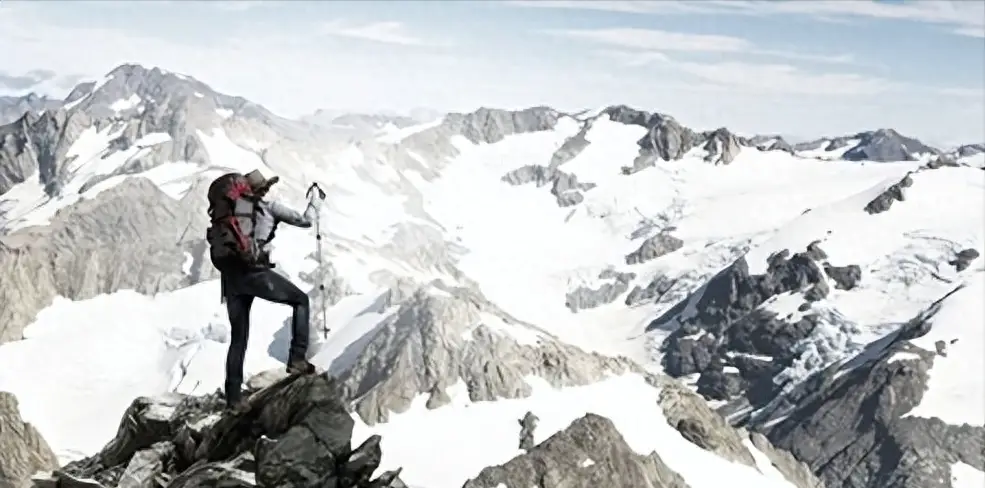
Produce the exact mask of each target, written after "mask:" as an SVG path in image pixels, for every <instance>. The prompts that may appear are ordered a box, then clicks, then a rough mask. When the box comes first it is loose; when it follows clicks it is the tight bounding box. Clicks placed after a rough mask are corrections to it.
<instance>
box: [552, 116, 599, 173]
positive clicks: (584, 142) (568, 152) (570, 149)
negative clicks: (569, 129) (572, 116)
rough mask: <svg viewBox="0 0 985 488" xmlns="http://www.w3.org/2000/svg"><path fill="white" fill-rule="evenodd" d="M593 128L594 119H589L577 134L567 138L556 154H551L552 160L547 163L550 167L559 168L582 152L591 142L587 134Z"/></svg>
mask: <svg viewBox="0 0 985 488" xmlns="http://www.w3.org/2000/svg"><path fill="white" fill-rule="evenodd" d="M591 128H592V121H591V120H589V121H587V122H585V124H584V126H583V127H582V129H581V130H580V131H578V133H577V134H575V135H574V136H572V137H569V138H567V139H566V140H565V141H564V143H563V144H561V147H559V148H558V149H557V150H556V151H554V154H552V155H551V161H550V163H549V164H548V165H547V167H548V168H551V169H557V168H558V166H561V165H562V164H564V163H567V162H568V161H571V160H572V159H574V158H575V157H576V156H578V155H579V154H581V152H582V151H584V150H585V148H586V147H588V145H589V144H590V142H588V139H586V138H585V136H586V135H587V134H588V131H589V129H591Z"/></svg>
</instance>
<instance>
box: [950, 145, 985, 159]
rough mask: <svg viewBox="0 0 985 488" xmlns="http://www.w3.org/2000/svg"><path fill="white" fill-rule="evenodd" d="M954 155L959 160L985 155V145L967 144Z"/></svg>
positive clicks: (956, 150)
mask: <svg viewBox="0 0 985 488" xmlns="http://www.w3.org/2000/svg"><path fill="white" fill-rule="evenodd" d="M954 153H955V154H956V155H957V156H958V157H959V158H966V157H968V156H974V155H976V154H981V153H985V144H981V143H980V144H965V145H963V146H960V147H958V148H957V149H955V151H954Z"/></svg>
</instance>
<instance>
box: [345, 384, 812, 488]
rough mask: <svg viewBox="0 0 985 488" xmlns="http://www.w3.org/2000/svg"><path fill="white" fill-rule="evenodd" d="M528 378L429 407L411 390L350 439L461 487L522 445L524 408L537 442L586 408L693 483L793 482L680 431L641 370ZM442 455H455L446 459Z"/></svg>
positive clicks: (445, 485) (416, 480) (436, 486)
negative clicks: (407, 403) (394, 409)
mask: <svg viewBox="0 0 985 488" xmlns="http://www.w3.org/2000/svg"><path fill="white" fill-rule="evenodd" d="M527 381H528V382H529V383H530V384H531V385H532V386H534V393H533V395H532V396H531V397H530V398H527V399H520V400H499V401H495V402H480V403H473V402H470V401H469V400H468V394H467V392H465V390H464V385H458V386H457V387H455V388H453V391H452V392H450V395H451V397H452V403H451V404H450V405H447V406H445V407H442V408H441V409H437V410H428V409H427V408H425V406H424V404H425V402H426V398H424V397H422V398H418V399H417V400H415V404H414V406H413V407H411V409H410V410H409V411H408V412H404V413H402V414H399V415H395V416H393V417H392V418H391V420H390V421H389V422H387V423H386V424H382V425H380V426H377V427H376V428H370V427H367V426H366V425H365V424H362V423H361V422H359V421H358V420H357V422H356V430H355V431H354V432H353V436H352V439H353V442H361V441H362V440H363V439H365V438H366V437H368V436H369V435H372V434H379V435H381V436H382V437H383V439H384V454H383V463H382V464H381V465H380V469H381V470H386V469H395V468H398V467H400V466H414V470H413V471H414V472H413V473H411V472H410V470H406V469H405V470H406V471H407V473H406V475H403V479H404V481H405V482H406V483H407V484H408V485H410V486H422V487H423V486H426V487H428V488H460V487H461V486H462V484H463V483H465V481H466V480H468V479H469V478H471V477H473V476H475V475H476V474H477V473H478V472H479V471H481V470H482V468H484V467H486V466H488V465H490V464H500V463H505V462H507V461H509V460H510V459H512V458H513V457H515V456H517V455H520V454H522V453H523V452H522V451H521V450H519V449H518V448H517V436H516V432H517V429H516V421H517V419H519V418H522V417H523V416H524V415H525V414H526V412H533V414H534V415H537V416H538V417H540V418H541V419H542V420H541V421H540V422H538V425H537V429H536V431H535V442H537V443H540V442H543V441H545V440H547V438H548V437H550V436H552V435H554V434H555V433H557V432H558V431H559V430H562V429H564V428H565V427H567V426H568V425H569V424H571V422H573V421H574V420H576V419H577V418H579V417H581V416H583V415H584V414H585V413H588V412H591V413H595V414H598V415H601V416H604V417H608V418H609V419H610V420H612V422H613V423H614V424H615V425H616V427H617V428H618V429H619V432H620V433H622V435H623V437H624V438H625V439H626V442H627V443H628V444H629V446H630V447H631V448H632V449H633V450H634V451H636V452H637V453H639V454H642V455H647V454H650V453H651V452H656V453H657V454H658V455H659V456H660V458H661V459H663V460H664V462H665V463H667V466H669V467H670V468H671V469H672V470H673V471H675V472H677V473H679V474H680V475H681V476H682V477H684V479H685V480H686V481H687V483H688V485H689V486H691V487H693V488H719V487H721V486H722V485H723V484H726V483H728V484H729V485H730V486H743V487H750V488H752V487H757V488H758V487H761V488H781V487H782V488H788V487H792V486H793V485H791V484H790V483H789V482H787V481H786V480H785V479H784V478H783V476H782V475H780V474H779V473H776V471H775V469H774V468H773V466H772V465H771V464H770V462H769V460H768V459H764V458H765V455H763V454H762V453H761V452H759V450H757V449H756V448H755V447H754V446H752V445H751V444H749V445H747V446H746V447H747V449H749V451H750V452H751V453H753V455H754V457H756V458H757V462H758V466H757V468H758V469H756V468H753V467H751V466H746V465H743V464H739V463H732V462H728V461H725V460H723V459H722V458H720V457H718V456H717V455H716V454H714V453H712V452H710V451H707V450H705V449H702V448H701V447H698V446H697V445H695V444H693V443H692V442H690V441H688V440H687V439H685V438H684V437H683V436H681V433H680V432H678V431H677V429H675V428H673V427H671V425H670V424H669V423H668V422H667V419H666V418H665V417H664V416H663V414H662V413H661V411H660V408H659V407H658V406H657V398H658V395H659V393H660V391H659V389H657V388H653V387H651V386H649V385H648V384H647V383H646V382H645V380H644V379H643V378H642V377H641V376H638V375H631V374H630V375H624V376H616V377H612V378H609V379H606V380H603V381H601V382H599V383H596V384H594V385H589V386H582V387H572V388H565V389H562V390H557V389H554V388H552V387H551V386H550V385H548V384H545V383H544V382H543V380H540V379H539V378H535V377H531V378H528V379H527ZM615 399H618V400H617V401H614V400H615ZM477 440H480V441H478V442H476V441H477ZM449 459H454V460H455V461H454V462H453V463H449V462H448V460H449ZM709 466H714V467H715V469H708V467H709Z"/></svg>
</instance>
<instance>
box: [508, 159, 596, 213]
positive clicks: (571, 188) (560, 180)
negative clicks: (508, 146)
mask: <svg viewBox="0 0 985 488" xmlns="http://www.w3.org/2000/svg"><path fill="white" fill-rule="evenodd" d="M552 164H553V163H552ZM502 181H504V182H506V183H509V184H511V185H524V184H527V183H535V184H536V185H537V186H538V187H539V186H544V185H546V184H548V183H550V184H551V194H552V195H554V197H555V199H556V200H557V204H558V206H560V207H570V206H572V205H577V204H579V203H581V202H582V200H584V198H585V197H584V195H582V194H581V193H580V192H581V191H588V190H591V189H592V188H595V183H582V182H579V181H578V177H577V176H575V175H573V174H568V173H565V172H563V171H561V170H559V169H556V168H555V167H553V166H539V165H527V166H523V167H520V168H517V169H515V170H513V171H510V172H509V173H506V174H505V175H503V177H502Z"/></svg>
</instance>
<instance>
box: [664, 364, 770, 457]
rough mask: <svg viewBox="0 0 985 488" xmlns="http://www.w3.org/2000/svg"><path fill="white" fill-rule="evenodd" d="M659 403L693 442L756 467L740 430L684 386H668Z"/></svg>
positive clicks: (681, 431) (675, 425)
mask: <svg viewBox="0 0 985 488" xmlns="http://www.w3.org/2000/svg"><path fill="white" fill-rule="evenodd" d="M659 404H660V407H661V408H662V409H663V412H664V416H665V417H667V423H669V424H670V425H671V426H672V427H674V428H675V429H677V431H678V432H680V433H681V435H683V436H684V438H685V439H687V440H688V441H690V442H691V443H692V444H694V445H696V446H698V447H700V448H702V449H705V450H707V451H710V452H713V453H715V454H717V455H719V456H720V457H722V458H724V459H727V460H729V461H732V462H736V463H741V464H745V465H747V466H753V467H755V466H756V459H755V458H753V457H752V453H750V452H749V449H746V446H745V445H743V444H742V441H743V438H742V436H741V435H740V434H739V432H737V431H736V430H734V429H732V428H731V427H730V426H729V425H728V423H726V422H725V419H723V418H722V416H721V415H719V414H717V413H715V412H714V411H713V410H712V409H711V408H709V407H708V404H707V403H706V402H705V401H704V399H702V398H701V397H700V396H698V395H695V394H694V393H692V392H691V391H690V390H688V389H687V388H686V387H684V385H681V384H678V383H671V384H668V385H665V386H664V387H663V388H662V389H661V391H660V400H659Z"/></svg>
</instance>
